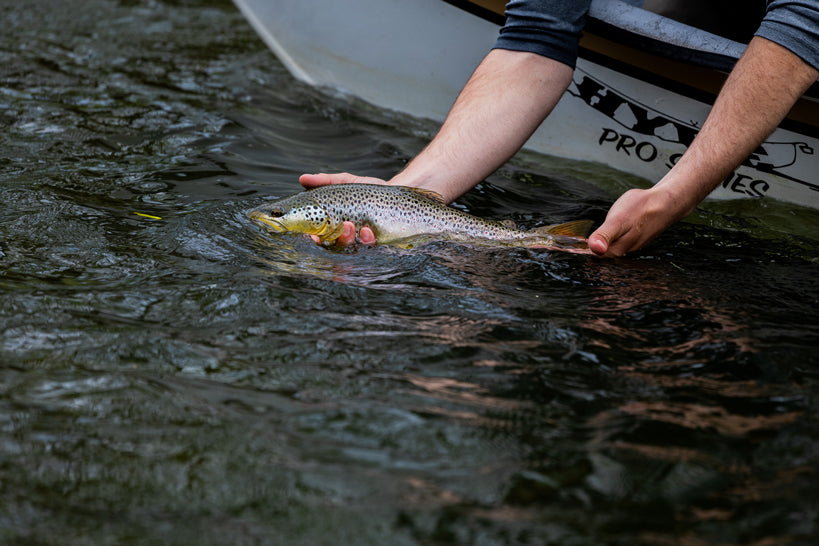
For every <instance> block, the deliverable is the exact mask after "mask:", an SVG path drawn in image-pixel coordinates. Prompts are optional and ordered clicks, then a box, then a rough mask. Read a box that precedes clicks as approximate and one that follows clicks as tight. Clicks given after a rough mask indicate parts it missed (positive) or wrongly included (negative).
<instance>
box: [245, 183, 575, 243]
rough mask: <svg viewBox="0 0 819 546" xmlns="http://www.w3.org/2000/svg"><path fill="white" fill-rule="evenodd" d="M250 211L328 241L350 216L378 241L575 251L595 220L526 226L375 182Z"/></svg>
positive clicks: (278, 226) (275, 225) (278, 227)
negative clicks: (429, 239) (423, 239)
mask: <svg viewBox="0 0 819 546" xmlns="http://www.w3.org/2000/svg"><path fill="white" fill-rule="evenodd" d="M249 216H250V217H251V218H252V219H253V220H255V221H256V222H259V223H261V224H263V225H265V226H267V227H269V228H272V229H273V230H275V231H277V232H298V233H309V234H311V235H316V236H318V237H319V239H321V240H322V241H325V242H331V241H335V239H337V238H338V236H339V235H340V234H341V232H342V224H343V222H345V221H350V222H352V223H353V224H355V226H356V230H359V229H360V228H361V227H362V226H365V225H366V226H369V227H370V228H371V229H372V230H373V232H374V233H375V236H376V239H377V240H378V242H379V243H395V242H396V241H400V240H403V239H407V238H409V237H414V236H418V235H428V236H435V235H439V236H440V238H441V239H448V240H457V241H473V242H483V243H486V242H492V243H495V244H504V245H511V246H529V247H550V248H556V249H559V250H568V251H574V252H577V251H581V252H585V251H586V250H587V249H588V246H587V245H586V240H585V236H586V233H587V232H588V229H589V227H590V225H591V222H589V221H578V222H569V223H567V224H559V225H555V226H546V227H544V228H538V229H535V230H531V231H522V230H519V229H515V228H512V227H510V226H507V225H505V224H503V223H501V222H494V221H491V220H484V219H482V218H478V217H477V216H473V215H471V214H467V213H465V212H462V211H459V210H457V209H454V208H452V207H449V206H447V205H446V204H444V202H443V199H442V198H441V196H440V195H438V194H437V193H435V192H431V191H426V190H419V189H417V188H409V187H405V186H387V185H376V184H338V185H330V186H322V187H319V188H315V189H312V190H308V191H305V192H302V193H299V194H296V195H293V196H291V197H287V198H285V199H282V200H280V201H276V202H273V203H269V204H265V205H262V206H260V207H258V208H256V209H254V210H252V211H251V212H250V213H249Z"/></svg>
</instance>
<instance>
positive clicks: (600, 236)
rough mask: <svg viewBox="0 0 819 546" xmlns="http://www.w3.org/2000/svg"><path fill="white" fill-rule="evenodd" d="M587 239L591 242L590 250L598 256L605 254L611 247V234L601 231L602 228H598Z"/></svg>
mask: <svg viewBox="0 0 819 546" xmlns="http://www.w3.org/2000/svg"><path fill="white" fill-rule="evenodd" d="M587 241H588V244H589V250H591V251H592V252H594V253H595V254H596V255H598V256H603V255H604V254H605V253H606V251H607V250H608V249H609V236H608V235H607V234H606V233H602V232H600V230H597V231H595V232H594V233H592V234H591V235H589V238H588V239H587Z"/></svg>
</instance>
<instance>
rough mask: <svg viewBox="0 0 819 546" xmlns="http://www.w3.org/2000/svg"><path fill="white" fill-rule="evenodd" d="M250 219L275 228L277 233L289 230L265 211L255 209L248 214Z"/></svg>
mask: <svg viewBox="0 0 819 546" xmlns="http://www.w3.org/2000/svg"><path fill="white" fill-rule="evenodd" d="M248 216H250V219H251V220H253V221H254V222H258V223H260V224H264V225H265V226H267V227H270V228H273V229H274V230H275V231H287V228H286V227H285V226H284V224H282V223H281V222H280V221H279V220H278V219H277V218H275V217H273V216H270V215H269V214H267V213H266V212H264V211H261V210H258V209H255V210H252V211H250V213H248Z"/></svg>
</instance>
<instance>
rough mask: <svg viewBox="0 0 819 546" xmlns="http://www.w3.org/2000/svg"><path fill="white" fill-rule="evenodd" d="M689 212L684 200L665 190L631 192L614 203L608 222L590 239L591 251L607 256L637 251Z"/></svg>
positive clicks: (653, 189)
mask: <svg viewBox="0 0 819 546" xmlns="http://www.w3.org/2000/svg"><path fill="white" fill-rule="evenodd" d="M688 212H690V210H688V208H687V206H686V205H685V202H684V201H683V200H681V199H675V198H674V197H673V196H672V195H670V194H668V193H666V192H665V191H664V189H663V188H658V187H656V186H655V187H653V188H651V189H648V190H638V189H635V190H629V191H627V192H626V193H624V194H623V195H621V196H620V198H619V199H618V200H617V201H615V203H614V205H612V207H611V209H609V213H608V215H606V221H605V222H603V225H601V226H600V227H599V228H597V229H596V230H595V231H594V233H592V234H591V235H590V236H589V238H588V242H589V249H591V251H592V252H594V253H595V254H597V255H598V256H607V257H615V256H622V255H624V254H626V253H627V252H634V251H635V250H638V249H640V248H642V247H644V246H645V245H647V244H648V243H649V242H651V241H652V240H653V239H654V238H655V237H657V236H658V235H659V234H660V233H662V232H663V231H665V230H666V229H667V228H668V227H669V226H670V225H671V224H673V223H674V222H676V221H677V220H680V219H682V218H684V217H685V216H686V215H687V214H688Z"/></svg>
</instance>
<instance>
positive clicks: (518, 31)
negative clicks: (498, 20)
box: [495, 0, 591, 68]
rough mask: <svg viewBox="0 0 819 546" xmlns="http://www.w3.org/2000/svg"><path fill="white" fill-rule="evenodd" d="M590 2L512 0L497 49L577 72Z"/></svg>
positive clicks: (496, 44) (578, 0) (571, 0)
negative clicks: (545, 59) (556, 63)
mask: <svg viewBox="0 0 819 546" xmlns="http://www.w3.org/2000/svg"><path fill="white" fill-rule="evenodd" d="M590 4H591V0H512V1H510V2H509V3H508V4H507V5H506V24H505V25H504V26H503V28H502V29H501V31H500V36H499V37H498V41H497V42H496V43H495V47H496V48H497V49H511V50H514V51H528V52H530V53H537V54H538V55H543V56H544V57H549V58H551V59H555V60H557V61H560V62H562V63H564V64H567V65H569V66H570V67H572V68H574V66H575V63H576V61H577V48H578V43H579V42H580V34H581V33H582V30H583V27H584V26H585V24H586V15H587V14H588V12H589V5H590Z"/></svg>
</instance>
